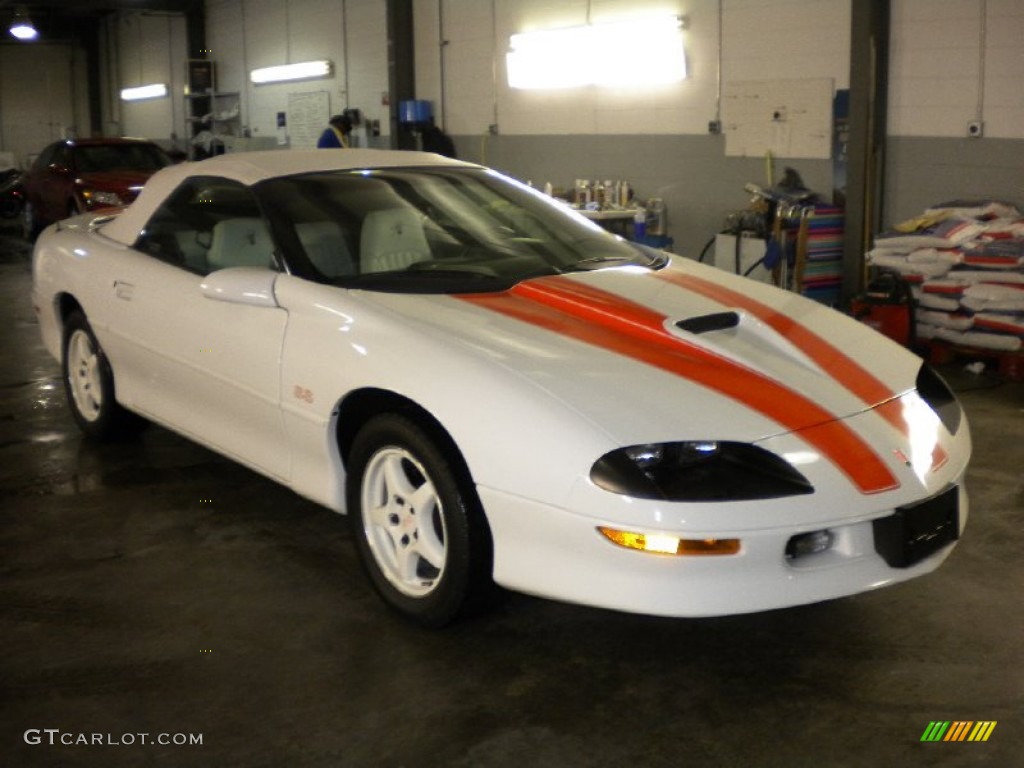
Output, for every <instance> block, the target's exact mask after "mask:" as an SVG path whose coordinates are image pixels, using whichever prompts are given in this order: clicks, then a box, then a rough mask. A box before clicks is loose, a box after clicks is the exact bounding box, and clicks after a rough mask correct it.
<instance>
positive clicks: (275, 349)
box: [107, 178, 290, 480]
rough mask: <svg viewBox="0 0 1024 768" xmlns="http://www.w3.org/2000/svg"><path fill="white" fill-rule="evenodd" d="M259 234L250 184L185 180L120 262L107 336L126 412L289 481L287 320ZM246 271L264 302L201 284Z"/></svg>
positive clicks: (268, 246)
mask: <svg viewBox="0 0 1024 768" xmlns="http://www.w3.org/2000/svg"><path fill="white" fill-rule="evenodd" d="M260 227H263V224H262V220H261V219H260V217H259V212H258V209H257V208H256V204H255V201H254V199H253V198H252V196H251V193H250V192H249V191H248V189H246V188H245V187H244V186H242V185H240V184H237V183H236V182H231V181H227V180H223V179H209V178H206V179H192V180H190V181H186V182H185V183H184V184H183V185H182V187H179V189H178V190H177V191H176V192H175V193H173V194H172V195H171V196H170V197H169V198H168V200H167V202H165V204H164V205H163V206H161V208H159V209H158V210H157V211H156V213H155V214H154V216H153V218H152V219H151V220H150V222H149V223H148V224H147V226H146V228H145V230H144V231H143V234H142V235H141V236H140V238H139V241H138V242H137V243H136V244H135V248H134V249H131V250H129V251H128V252H127V253H126V255H125V258H124V259H122V260H120V262H119V263H118V265H117V267H116V272H117V274H115V275H114V276H113V279H112V280H111V281H110V286H109V292H110V307H109V309H110V313H109V328H108V331H107V332H108V334H109V335H110V337H111V349H110V353H111V360H112V362H113V363H114V364H115V365H116V366H118V368H117V370H116V375H117V381H118V387H119V398H120V399H122V400H123V401H124V402H125V404H126V405H128V406H129V407H131V408H133V409H135V410H138V411H140V412H142V413H144V414H146V415H148V416H150V417H152V418H153V419H155V420H156V421H159V422H161V423H164V424H166V425H167V426H170V427H172V428H174V429H176V430H179V431H181V432H184V433H186V434H188V435H190V436H193V437H194V438H196V439H197V440H198V441H199V442H202V443H204V444H206V445H209V446H210V447H212V448H215V449H216V450H219V451H221V452H223V453H225V454H228V455H230V456H232V457H233V458H235V459H237V460H239V461H242V462H243V463H246V464H249V465H250V466H253V467H254V468H256V469H259V470H260V471H262V472H264V473H266V474H269V475H272V476H274V477H276V478H279V479H281V480H287V478H288V477H289V475H290V455H289V451H288V448H287V444H286V441H285V433H284V428H283V422H282V417H281V411H280V358H281V347H282V344H283V340H284V333H285V327H286V325H287V321H288V315H287V312H285V310H283V309H281V308H280V307H278V306H276V304H275V303H274V302H273V298H272V295H273V294H272V286H273V282H274V280H275V279H276V275H277V274H278V273H277V272H276V270H275V269H274V268H273V267H272V262H273V245H272V242H271V240H270V237H269V233H267V232H266V230H265V228H263V229H262V230H261V229H259V228H260ZM238 266H245V267H247V268H248V271H247V272H246V273H245V274H246V275H247V276H248V279H249V281H250V283H251V281H252V275H253V274H254V273H255V274H256V280H257V281H262V284H264V285H265V286H266V287H267V291H266V292H265V293H266V294H268V296H269V298H267V299H266V300H265V301H263V302H262V305H257V304H255V303H252V302H250V301H249V300H248V299H247V298H246V297H245V296H238V295H234V296H232V295H225V296H223V297H222V298H210V297H209V295H210V294H211V292H210V291H204V288H203V285H204V283H208V282H211V281H215V280H217V279H219V278H218V274H223V275H230V274H231V273H230V272H221V271H222V270H225V269H228V268H231V267H238ZM260 269H263V270H266V272H265V275H262V276H261V275H260V274H258V272H259V270H260ZM236 271H237V270H236ZM226 282H230V280H228V281H226ZM212 293H213V294H216V293H217V292H216V291H214V292H212ZM242 302H246V303H242Z"/></svg>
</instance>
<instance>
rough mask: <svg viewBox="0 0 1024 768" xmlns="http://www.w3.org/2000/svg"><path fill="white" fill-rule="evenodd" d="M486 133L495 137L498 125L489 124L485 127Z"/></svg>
mask: <svg viewBox="0 0 1024 768" xmlns="http://www.w3.org/2000/svg"><path fill="white" fill-rule="evenodd" d="M487 132H488V133H489V134H491V136H497V135H498V124H497V123H491V124H490V125H488V126H487Z"/></svg>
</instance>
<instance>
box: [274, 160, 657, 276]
mask: <svg viewBox="0 0 1024 768" xmlns="http://www.w3.org/2000/svg"><path fill="white" fill-rule="evenodd" d="M256 192H257V195H258V196H259V197H260V200H261V204H262V207H263V209H264V211H265V212H266V213H267V215H268V217H269V218H270V220H271V224H272V226H273V228H274V230H275V232H276V233H277V235H278V239H279V241H280V242H281V244H282V246H283V248H284V251H285V253H286V254H287V255H288V260H289V263H290V264H291V265H292V267H293V268H294V271H295V272H296V273H298V274H300V275H303V276H308V277H312V278H313V279H318V280H326V281H329V282H333V283H337V284H341V285H346V286H349V287H354V288H355V287H357V288H365V289H369V290H379V291H393V292H410V293H457V292H477V291H495V290H503V289H505V288H507V287H509V286H511V285H513V284H515V283H517V282H519V281H521V280H525V279H528V278H530V277H537V276H541V275H553V274H561V273H565V272H573V271H580V270H593V269H600V268H603V267H608V266H625V265H633V266H641V267H652V268H654V267H658V266H661V265H662V264H663V263H664V256H663V255H661V254H659V253H657V252H655V251H651V250H649V249H645V248H641V247H640V246H636V245H634V244H632V243H629V242H627V241H625V240H623V239H622V238H620V237H616V236H614V235H612V234H610V233H608V232H606V231H605V230H603V229H601V228H600V227H598V226H597V225H595V224H593V223H592V222H590V221H587V220H586V219H584V218H583V217H582V216H579V215H578V214H574V213H573V212H572V211H570V210H569V209H568V208H567V207H566V206H565V205H564V204H562V203H559V202H558V201H555V200H553V199H552V198H550V197H548V196H546V195H542V194H540V193H539V192H537V191H535V190H533V189H531V188H529V187H527V186H526V185H523V184H520V183H518V182H515V181H513V180H511V179H509V178H507V177H505V176H502V175H501V174H499V173H497V172H495V171H490V170H487V169H483V168H394V169H380V170H362V171H340V172H338V171H334V172H324V173H312V174H302V175H296V176H289V177H284V178H278V179H271V180H268V181H264V182H261V183H260V184H258V185H257V186H256Z"/></svg>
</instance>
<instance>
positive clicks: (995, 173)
mask: <svg viewBox="0 0 1024 768" xmlns="http://www.w3.org/2000/svg"><path fill="white" fill-rule="evenodd" d="M885 178H886V190H885V208H884V221H883V225H884V226H890V225H892V224H896V223H898V222H900V221H903V220H905V219H909V218H911V217H912V216H916V215H917V214H919V213H920V212H921V211H923V210H924V209H925V208H927V207H929V206H931V205H935V204H937V203H942V202H945V201H947V200H953V199H956V198H972V199H977V198H992V199H995V200H1003V201H1006V202H1009V203H1013V204H1014V205H1016V206H1017V208H1018V209H1020V210H1024V140H1021V139H989V138H982V139H967V138H963V139H943V138H918V137H905V136H890V137H889V138H888V140H887V148H886V177H885Z"/></svg>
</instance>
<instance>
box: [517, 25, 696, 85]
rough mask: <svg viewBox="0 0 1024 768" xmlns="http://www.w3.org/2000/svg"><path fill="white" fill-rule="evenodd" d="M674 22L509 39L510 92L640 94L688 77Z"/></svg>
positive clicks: (569, 30) (554, 31) (597, 27)
mask: <svg viewBox="0 0 1024 768" xmlns="http://www.w3.org/2000/svg"><path fill="white" fill-rule="evenodd" d="M681 27H682V22H681V19H680V18H679V17H678V16H662V17H655V18H648V19H639V20H636V21H623V22H616V23H610V24H592V25H588V26H585V27H570V28H567V29H549V30H542V31H538V32H524V33H521V34H518V35H512V37H511V38H510V39H509V47H510V48H511V49H512V50H511V51H510V52H509V53H508V54H507V56H506V59H505V61H506V64H507V65H508V84H509V86H511V87H512V88H544V89H553V88H575V87H579V86H583V85H605V86H613V87H616V86H617V87H625V86H628V87H631V88H642V87H645V86H648V85H661V84H664V83H674V82H677V81H679V80H683V79H684V78H685V77H686V54H685V51H684V50H683V38H682V35H681V33H680V29H681Z"/></svg>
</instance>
